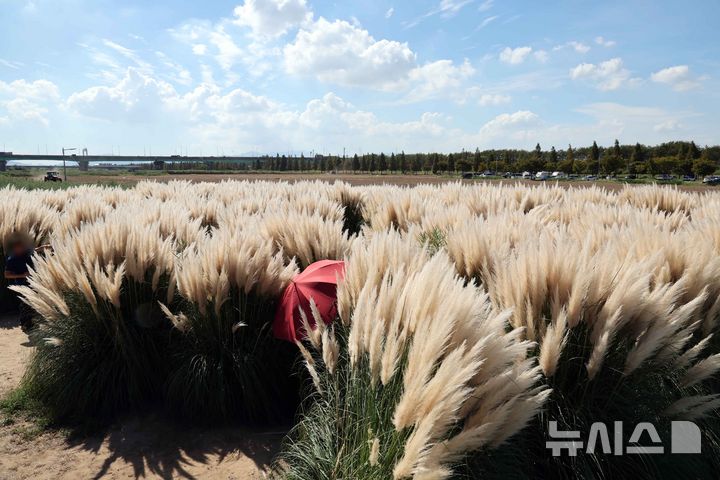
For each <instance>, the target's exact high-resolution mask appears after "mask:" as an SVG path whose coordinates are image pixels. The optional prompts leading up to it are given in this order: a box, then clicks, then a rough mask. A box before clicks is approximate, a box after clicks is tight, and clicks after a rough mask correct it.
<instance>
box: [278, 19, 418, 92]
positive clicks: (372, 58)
mask: <svg viewBox="0 0 720 480" xmlns="http://www.w3.org/2000/svg"><path fill="white" fill-rule="evenodd" d="M283 53H284V59H285V68H286V70H287V71H288V72H289V73H292V74H297V75H312V76H315V77H317V78H318V79H319V80H321V81H323V82H333V83H338V84H341V85H350V86H373V87H378V88H382V89H388V88H392V87H393V86H396V85H397V83H398V79H403V78H406V77H407V75H408V74H409V72H410V71H411V70H412V69H413V68H414V67H415V62H416V56H415V53H414V52H413V51H412V50H410V47H409V46H408V45H407V43H400V42H397V41H392V40H384V39H383V40H375V39H374V38H373V37H372V36H371V35H370V33H368V31H367V30H364V29H362V28H359V27H356V26H354V25H351V24H350V23H348V22H346V21H343V20H335V21H333V22H329V21H327V20H325V19H324V18H322V17H320V19H319V20H318V21H317V22H314V23H313V24H312V25H311V26H310V27H309V28H308V29H302V30H300V31H299V32H298V34H297V37H296V38H295V40H294V41H293V42H292V43H289V44H288V45H286V46H285V48H284V50H283Z"/></svg>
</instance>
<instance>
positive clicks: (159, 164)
mask: <svg viewBox="0 0 720 480" xmlns="http://www.w3.org/2000/svg"><path fill="white" fill-rule="evenodd" d="M264 158H267V157H259V156H258V157H213V156H211V157H204V156H181V155H164V156H163V155H154V156H145V155H143V156H140V155H82V156H80V155H28V154H14V153H12V152H0V171H2V170H5V167H6V165H7V162H9V161H12V160H22V161H35V162H42V161H45V162H62V161H65V162H77V164H78V166H79V168H80V170H87V169H88V167H89V165H90V163H106V164H107V163H109V164H133V163H135V164H143V163H145V164H151V165H153V166H154V167H155V168H163V166H164V165H167V164H172V163H185V164H189V163H195V164H198V163H202V164H205V165H207V166H208V167H212V166H214V165H217V164H219V163H223V164H229V163H236V164H243V165H248V164H249V165H252V163H253V162H256V161H257V160H262V159H264Z"/></svg>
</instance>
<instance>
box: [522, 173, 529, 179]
mask: <svg viewBox="0 0 720 480" xmlns="http://www.w3.org/2000/svg"><path fill="white" fill-rule="evenodd" d="M520 178H526V179H530V178H532V173H530V172H523V173H522V175H521V176H520Z"/></svg>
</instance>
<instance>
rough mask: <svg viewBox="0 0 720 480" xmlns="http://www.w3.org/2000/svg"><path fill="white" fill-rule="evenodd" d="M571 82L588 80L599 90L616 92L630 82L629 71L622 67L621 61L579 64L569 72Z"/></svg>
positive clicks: (617, 59) (615, 59)
mask: <svg viewBox="0 0 720 480" xmlns="http://www.w3.org/2000/svg"><path fill="white" fill-rule="evenodd" d="M570 78H572V79H573V80H583V79H586V80H589V81H590V82H592V83H593V84H595V86H596V87H597V88H598V89H600V90H617V89H618V88H620V87H621V86H623V84H625V83H627V82H628V81H629V80H630V71H629V70H627V69H626V68H624V67H623V62H622V59H620V58H612V59H610V60H607V61H605V62H602V63H599V64H597V65H595V64H593V63H581V64H580V65H578V66H576V67H575V68H573V69H571V70H570Z"/></svg>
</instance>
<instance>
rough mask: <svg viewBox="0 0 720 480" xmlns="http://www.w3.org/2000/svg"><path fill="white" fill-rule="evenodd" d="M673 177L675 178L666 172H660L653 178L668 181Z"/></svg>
mask: <svg viewBox="0 0 720 480" xmlns="http://www.w3.org/2000/svg"><path fill="white" fill-rule="evenodd" d="M673 178H675V177H674V176H672V175H670V174H668V173H661V174H660V175H655V180H660V181H668V180H672V179H673Z"/></svg>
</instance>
